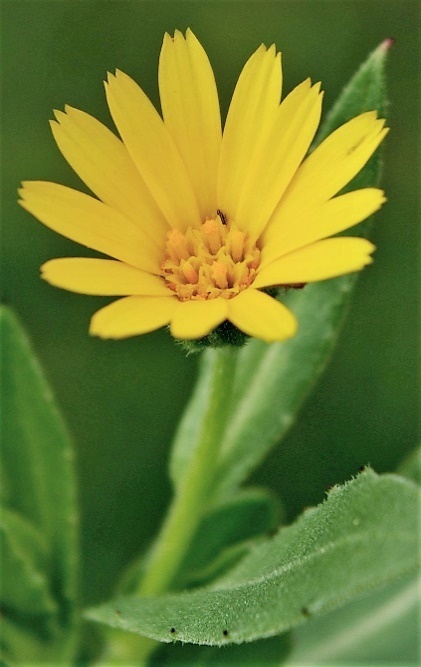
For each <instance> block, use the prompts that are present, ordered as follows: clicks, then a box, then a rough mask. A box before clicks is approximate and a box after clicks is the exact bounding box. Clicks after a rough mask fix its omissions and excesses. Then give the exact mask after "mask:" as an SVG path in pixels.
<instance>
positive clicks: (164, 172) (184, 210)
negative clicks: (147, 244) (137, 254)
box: [105, 70, 201, 230]
mask: <svg viewBox="0 0 421 667" xmlns="http://www.w3.org/2000/svg"><path fill="white" fill-rule="evenodd" d="M105 90H106V94H107V101H108V106H109V108H110V111H111V115H112V117H113V119H114V122H115V124H116V126H117V129H118V131H119V133H120V135H121V137H122V139H123V141H124V143H125V145H126V146H127V149H128V151H129V153H130V155H131V157H132V159H133V161H134V163H135V164H136V166H137V168H138V169H139V172H140V174H141V176H142V178H143V180H144V181H145V183H146V185H147V187H148V188H149V190H150V192H151V193H152V196H153V197H154V199H155V201H156V202H157V204H158V206H159V208H160V209H161V211H162V213H163V214H164V216H165V218H166V220H168V222H169V223H170V225H172V226H174V227H177V228H179V229H181V230H184V229H185V228H186V227H188V226H189V225H193V226H194V225H199V224H200V222H201V218H200V212H199V208H198V203H197V200H196V198H195V195H194V192H193V188H192V184H191V182H190V180H189V177H188V175H187V172H186V168H185V166H184V163H183V160H182V159H181V156H180V153H179V152H178V150H177V147H176V145H175V143H174V141H173V139H172V137H171V135H170V133H169V131H168V129H167V128H166V127H165V125H164V122H163V120H162V118H161V117H160V116H159V114H158V112H157V111H156V109H155V108H154V107H153V105H152V103H151V102H150V101H149V100H148V98H147V97H146V95H145V94H144V92H143V91H142V90H141V89H140V88H139V86H138V85H137V84H136V83H135V82H134V81H133V80H132V79H131V78H130V77H129V76H127V75H126V74H123V72H120V71H118V70H117V72H116V75H115V76H113V75H112V74H109V75H108V84H107V83H106V84H105Z"/></svg>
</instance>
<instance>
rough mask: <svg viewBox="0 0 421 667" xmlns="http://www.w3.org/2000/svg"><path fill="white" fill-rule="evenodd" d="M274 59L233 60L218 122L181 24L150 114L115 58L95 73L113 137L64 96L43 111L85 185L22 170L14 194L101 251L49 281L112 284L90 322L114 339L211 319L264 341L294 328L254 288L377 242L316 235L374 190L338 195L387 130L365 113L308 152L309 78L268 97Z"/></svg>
mask: <svg viewBox="0 0 421 667" xmlns="http://www.w3.org/2000/svg"><path fill="white" fill-rule="evenodd" d="M281 86H282V69H281V56H280V54H279V53H276V50H275V46H271V47H270V48H269V49H267V48H266V47H265V46H263V45H262V46H260V47H259V48H258V49H257V51H256V52H255V53H254V54H253V55H252V56H251V58H250V59H249V60H248V61H247V63H246V65H245V66H244V69H243V70H242V72H241V74H240V77H239V80H238V83H237V85H236V88H235V91H234V95H233V98H232V101H231V104H230V107H229V112H228V116H227V119H226V123H225V127H224V131H223V133H222V130H221V118H220V111H219V103H218V94H217V89H216V84H215V79H214V75H213V72H212V68H211V65H210V63H209V60H208V58H207V55H206V53H205V51H204V49H203V48H202V46H201V45H200V43H199V42H198V40H197V39H196V37H195V36H194V35H193V33H192V32H191V31H190V30H187V33H186V36H184V35H183V34H182V33H181V32H179V31H176V32H175V35H174V38H172V37H170V36H169V35H168V34H166V35H165V37H164V42H163V46H162V50H161V55H160V61H159V92H160V99H161V106H162V116H163V119H162V118H161V116H160V115H159V114H158V112H157V111H156V110H155V108H154V107H153V105H152V104H151V102H150V101H149V99H148V98H147V97H146V95H145V94H144V93H143V91H142V90H141V89H140V88H139V87H138V85H137V84H136V83H135V82H134V81H133V80H132V79H131V78H130V77H129V76H127V75H126V74H124V73H123V72H121V71H119V70H117V71H116V73H115V75H112V74H109V75H108V81H107V82H106V83H105V90H106V96H107V102H108V106H109V108H110V112H111V116H112V118H113V120H114V123H115V125H116V127H117V129H118V132H119V134H120V136H121V140H120V139H119V138H117V137H116V136H115V135H114V134H113V133H112V132H111V131H110V130H109V129H107V128H106V127H105V126H104V125H102V124H101V123H100V122H98V121H97V120H96V119H94V118H93V117H92V116H90V115H88V114H87V113H84V112H83V111H79V110H77V109H74V108H72V107H69V106H66V107H65V112H64V113H63V112H61V111H56V112H55V116H56V120H55V121H51V127H52V131H53V134H54V138H55V140H56V142H57V145H58V147H59V149H60V151H61V152H62V153H63V155H64V157H65V158H66V160H67V161H68V162H69V164H70V165H71V166H72V168H73V169H74V170H75V172H76V173H77V174H78V175H79V176H80V178H81V179H82V180H83V181H84V182H85V184H86V185H87V186H88V187H89V188H90V190H91V191H92V192H93V193H94V195H96V197H97V198H94V197H92V196H89V195H86V194H83V193H81V192H78V191H75V190H73V189H71V188H68V187H65V186H63V185H58V184H56V183H47V182H40V181H29V182H25V183H23V188H22V189H21V190H20V191H19V192H20V195H21V197H22V200H21V202H20V203H21V204H22V206H23V207H24V208H26V209H27V210H28V211H29V212H30V213H32V214H33V215H34V216H36V217H37V218H38V219H39V220H40V221H41V222H43V223H44V224H45V225H47V226H48V227H50V228H51V229H53V230H54V231H56V232H58V233H60V234H62V235H63V236H66V237H68V238H70V239H72V240H74V241H77V242H78V243H81V244H83V245H85V246H88V247H89V248H92V249H94V250H97V251H99V252H101V253H103V254H105V255H108V256H109V257H111V258H112V259H93V258H92V259H89V258H75V257H71V258H61V259H53V260H51V261H48V262H47V263H46V264H44V265H43V267H42V275H43V277H44V278H45V279H46V280H47V281H48V282H49V283H51V284H53V285H56V286H57V287H62V288H64V289H67V290H72V291H74V292H80V293H84V294H97V295H120V296H123V297H124V298H122V299H119V300H117V301H114V302H113V303H111V304H109V305H107V306H105V307H104V308H102V309H101V310H99V311H98V312H97V313H95V314H94V316H93V318H92V321H91V326H90V331H91V333H93V334H97V335H99V336H101V337H103V338H125V337H128V336H133V335H137V334H143V333H147V332H149V331H152V330H154V329H157V328H159V327H162V326H164V325H166V324H170V327H171V333H172V334H173V336H175V337H176V338H182V339H198V338H202V337H204V336H206V335H207V334H209V333H210V332H211V331H213V329H215V328H216V327H217V326H218V325H220V324H221V323H222V322H225V321H227V320H228V321H229V322H231V323H232V324H233V325H235V327H237V328H238V329H240V330H241V331H242V332H244V333H246V334H248V335H250V336H255V337H257V338H261V339H263V340H264V341H267V342H271V341H282V340H284V339H286V338H288V337H291V336H293V335H294V334H295V332H296V327H297V324H296V320H295V318H294V316H293V314H292V313H291V312H290V310H289V309H287V308H286V306H284V305H283V304H282V303H280V302H279V301H278V300H277V299H275V298H273V297H272V296H270V294H268V293H267V291H265V290H266V289H267V288H270V287H271V286H278V285H291V284H302V283H308V282H312V281H318V280H325V279H327V278H333V277H335V276H340V275H343V274H346V273H349V272H353V271H358V270H360V269H362V268H363V267H364V266H365V265H366V264H369V263H370V262H371V253H372V251H373V250H374V246H373V245H372V244H371V243H370V242H369V241H367V240H365V239H362V238H345V237H343V236H341V237H338V238H328V237H331V236H333V235H335V234H337V233H338V232H341V231H343V230H345V229H347V228H349V227H351V226H352V225H355V224H357V223H358V222H360V221H361V220H363V219H365V218H366V217H368V216H369V215H371V214H372V213H373V212H374V211H376V210H377V209H378V208H380V206H381V204H382V203H383V202H384V201H385V197H384V193H383V192H382V190H379V189H377V188H365V189H361V190H356V191H354V192H349V193H347V194H342V195H339V196H335V195H337V193H338V192H339V191H340V190H341V189H342V188H343V187H344V186H345V185H346V184H347V183H348V182H349V181H350V180H351V179H352V178H353V177H354V176H355V175H356V174H357V173H358V172H359V171H360V170H361V169H362V167H363V166H364V164H365V163H366V162H367V160H368V159H369V158H370V156H371V155H372V153H373V152H374V151H375V149H376V148H377V146H378V145H379V144H380V142H381V141H382V139H383V138H384V136H385V135H386V133H387V129H386V128H384V120H379V119H377V115H376V112H375V111H370V112H368V113H363V114H361V115H359V116H357V117H356V118H354V119H353V120H350V121H349V122H347V123H345V124H344V125H342V126H341V127H340V128H339V129H337V130H336V131H335V132H333V133H332V134H331V135H330V136H329V137H328V138H327V139H325V140H324V141H323V142H322V143H321V144H320V145H319V146H318V147H317V148H316V149H315V150H314V151H313V152H312V153H311V154H310V155H309V156H308V157H306V154H307V153H308V150H309V147H310V144H311V142H312V140H313V138H314V135H315V132H316V130H317V127H318V125H319V121H320V115H321V106H322V93H321V92H320V84H319V83H317V84H316V85H312V84H311V82H310V79H307V80H306V81H304V82H303V83H301V84H300V85H298V86H297V87H296V88H295V89H294V90H293V91H292V92H291V93H289V95H287V96H286V97H285V99H283V101H282V102H281V101H280V100H281Z"/></svg>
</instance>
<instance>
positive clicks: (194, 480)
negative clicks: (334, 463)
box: [137, 346, 237, 596]
mask: <svg viewBox="0 0 421 667" xmlns="http://www.w3.org/2000/svg"><path fill="white" fill-rule="evenodd" d="M236 351H237V350H236V348H234V347H231V346H227V347H221V348H218V349H217V350H209V351H208V352H207V353H206V354H211V355H213V356H214V360H213V378H212V383H211V393H210V396H209V403H208V409H207V411H206V415H205V418H204V421H203V426H202V431H201V434H200V440H199V442H198V445H197V447H196V449H195V452H194V456H193V458H192V459H191V461H190V463H189V467H188V469H187V470H186V471H185V475H184V478H183V480H182V482H181V484H180V487H179V489H178V490H177V493H176V495H175V497H174V500H173V502H172V505H171V507H170V509H169V512H168V515H167V518H166V520H165V522H164V524H163V526H162V529H161V532H160V534H159V536H158V539H157V541H156V543H155V546H154V548H153V551H152V553H151V555H150V559H149V562H148V568H147V571H146V574H145V575H144V577H143V580H142V581H141V582H140V585H139V588H138V590H137V594H138V595H142V596H143V595H159V594H160V593H163V592H165V591H167V590H168V589H169V588H170V587H171V584H172V582H173V579H174V577H175V576H176V574H177V571H178V569H179V567H180V565H181V562H182V560H183V558H184V556H185V554H186V552H187V550H188V548H189V546H190V543H191V540H192V538H193V536H194V534H195V532H196V530H197V527H198V525H199V523H200V521H201V519H202V517H203V514H204V513H205V511H206V509H207V508H208V506H209V501H210V499H211V496H212V490H213V487H214V477H215V473H216V470H217V465H218V459H219V457H218V454H219V447H220V443H221V441H222V434H223V430H224V427H225V424H226V420H227V417H228V414H229V410H230V398H231V391H232V384H233V378H234V363H235V356H236Z"/></svg>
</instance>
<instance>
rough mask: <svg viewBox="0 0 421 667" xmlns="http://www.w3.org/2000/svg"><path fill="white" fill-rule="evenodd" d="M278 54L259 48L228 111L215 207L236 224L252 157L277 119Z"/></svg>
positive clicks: (244, 71) (238, 86)
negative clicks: (241, 195) (216, 204)
mask: <svg viewBox="0 0 421 667" xmlns="http://www.w3.org/2000/svg"><path fill="white" fill-rule="evenodd" d="M280 57H281V56H280V54H278V55H276V51H275V47H274V46H272V47H271V48H270V49H269V50H266V48H265V47H264V46H263V45H262V46H261V47H260V48H259V49H257V51H256V52H255V53H254V54H253V55H252V56H251V58H250V59H249V60H248V61H247V63H246V64H245V66H244V69H243V71H242V72H241V74H240V77H239V79H238V83H237V85H236V87H235V91H234V95H233V97H232V101H231V104H230V108H229V111H228V116H227V120H226V123H225V128H224V134H223V138H222V148H221V158H220V164H219V171H218V187H217V193H218V205H219V208H220V209H221V210H222V212H223V213H225V214H226V215H227V216H228V217H229V218H231V219H234V220H236V216H237V207H238V203H239V195H240V193H241V192H242V189H243V185H244V182H245V180H246V178H247V175H248V173H249V171H250V169H251V168H252V166H253V156H254V154H255V153H256V151H258V149H259V146H260V145H261V144H262V143H263V142H264V141H265V139H266V137H267V135H268V133H269V132H270V130H271V128H272V125H273V123H274V121H275V118H276V113H277V110H278V107H279V101H280V97H281V86H282V70H281V62H280Z"/></svg>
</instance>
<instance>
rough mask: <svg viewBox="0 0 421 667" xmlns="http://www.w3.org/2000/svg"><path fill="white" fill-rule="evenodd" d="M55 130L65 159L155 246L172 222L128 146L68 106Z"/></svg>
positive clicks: (58, 115) (85, 115)
mask: <svg viewBox="0 0 421 667" xmlns="http://www.w3.org/2000/svg"><path fill="white" fill-rule="evenodd" d="M65 109H66V113H63V112H61V111H56V112H55V115H56V118H57V121H58V122H55V121H51V129H52V131H53V134H54V138H55V140H56V142H57V145H58V147H59V149H60V150H61V152H62V153H63V155H64V157H65V158H66V160H67V161H68V163H69V164H70V166H71V167H72V168H73V169H74V170H75V172H76V173H77V174H78V176H80V178H81V179H82V181H84V183H86V185H87V186H88V188H90V189H91V190H92V192H94V193H95V194H96V195H97V197H99V199H101V200H102V201H103V202H105V203H106V204H109V205H110V206H111V207H112V208H115V209H117V210H118V211H120V212H121V213H123V214H124V215H126V216H127V217H128V218H130V219H131V220H133V222H135V223H136V224H137V225H139V226H140V227H141V228H142V229H143V231H144V232H145V233H146V234H148V235H149V236H150V237H151V238H152V240H153V241H154V242H155V243H160V242H161V241H163V240H164V238H165V234H166V232H167V231H168V223H167V222H166V220H165V218H164V216H163V215H162V213H161V211H160V210H159V208H158V206H157V204H156V203H155V201H154V200H153V198H152V195H151V194H150V192H149V190H148V189H147V187H146V185H145V183H144V182H143V180H142V178H141V177H140V174H139V172H138V171H137V169H136V167H135V165H134V162H133V160H132V159H131V157H130V155H129V153H128V151H127V148H126V147H125V146H124V144H123V143H122V142H121V141H120V140H119V139H118V138H117V137H116V136H115V135H114V134H113V133H112V132H111V131H110V130H109V129H108V128H107V127H105V125H102V123H100V122H99V121H97V120H96V119H95V118H93V117H92V116H90V115H89V114H87V113H84V112H83V111H79V110H78V109H74V108H72V107H69V106H66V107H65Z"/></svg>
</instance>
